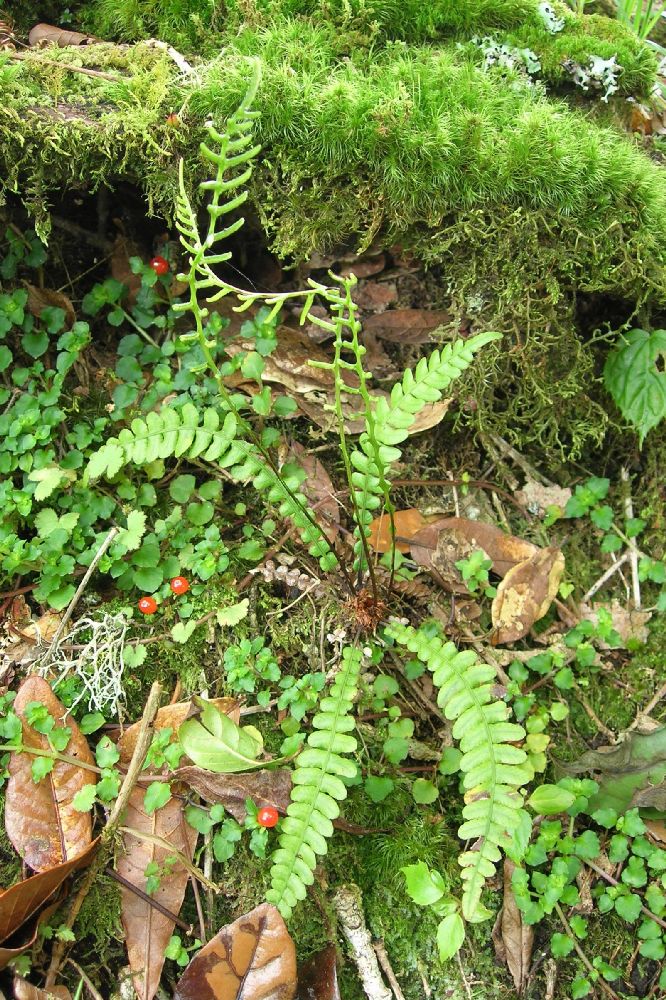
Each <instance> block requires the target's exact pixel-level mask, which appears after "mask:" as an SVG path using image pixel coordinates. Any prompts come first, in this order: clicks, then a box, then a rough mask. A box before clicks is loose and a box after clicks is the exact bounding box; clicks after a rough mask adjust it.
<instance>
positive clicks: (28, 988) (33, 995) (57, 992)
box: [13, 976, 72, 1000]
mask: <svg viewBox="0 0 666 1000" xmlns="http://www.w3.org/2000/svg"><path fill="white" fill-rule="evenodd" d="M13 987H14V1000H52V998H54V997H55V998H56V1000H72V994H71V993H70V992H69V990H68V989H67V987H66V986H51V988H50V989H48V990H42V989H40V988H39V987H38V986H33V985H32V983H29V982H28V980H27V979H23V978H22V977H21V976H14V983H13Z"/></svg>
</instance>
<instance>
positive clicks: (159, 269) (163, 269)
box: [150, 256, 169, 278]
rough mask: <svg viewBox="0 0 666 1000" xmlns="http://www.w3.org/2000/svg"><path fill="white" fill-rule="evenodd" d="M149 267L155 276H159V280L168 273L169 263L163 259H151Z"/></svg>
mask: <svg viewBox="0 0 666 1000" xmlns="http://www.w3.org/2000/svg"><path fill="white" fill-rule="evenodd" d="M150 267H152V269H153V271H154V272H155V274H159V276H160V278H161V277H163V276H164V275H165V274H168V273H169V261H168V260H166V258H165V257H159V256H158V257H153V259H152V260H151V262H150Z"/></svg>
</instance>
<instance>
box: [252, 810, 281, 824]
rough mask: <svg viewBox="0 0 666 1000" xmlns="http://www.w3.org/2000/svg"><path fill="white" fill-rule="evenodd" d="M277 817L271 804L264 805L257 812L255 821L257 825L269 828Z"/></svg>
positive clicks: (275, 821)
mask: <svg viewBox="0 0 666 1000" xmlns="http://www.w3.org/2000/svg"><path fill="white" fill-rule="evenodd" d="M279 818H280V817H279V816H278V811H277V809H274V808H273V806H264V808H263V809H260V810H259V812H258V813H257V823H258V824H259V826H267V827H268V828H269V829H270V828H271V827H272V826H275V824H276V823H277V821H278V820H279Z"/></svg>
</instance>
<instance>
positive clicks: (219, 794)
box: [175, 765, 291, 823]
mask: <svg viewBox="0 0 666 1000" xmlns="http://www.w3.org/2000/svg"><path fill="white" fill-rule="evenodd" d="M175 777H176V778H178V780H179V781H184V782H185V784H187V785H189V786H190V788H193V789H194V791H195V792H198V794H199V795H200V796H201V798H202V799H204V801H205V802H216V803H220V804H221V805H223V806H224V808H225V809H226V810H227V812H229V813H231V815H232V816H233V817H234V819H235V820H237V822H239V823H243V822H244V821H245V817H246V815H247V810H246V808H245V800H246V799H252V801H253V802H254V803H255V804H256V805H257V806H259V807H260V808H261V807H262V806H273V807H274V808H275V809H277V811H278V812H280V813H286V811H287V806H288V805H289V798H290V793H291V772H290V771H289V770H287V768H278V769H277V770H275V771H248V772H247V774H243V773H241V774H215V773H213V772H212V771H206V770H204V768H202V767H196V766H194V765H192V766H191V767H180V768H178V770H177V771H176V772H175Z"/></svg>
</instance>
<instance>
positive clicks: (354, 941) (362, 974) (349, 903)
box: [333, 885, 393, 1000]
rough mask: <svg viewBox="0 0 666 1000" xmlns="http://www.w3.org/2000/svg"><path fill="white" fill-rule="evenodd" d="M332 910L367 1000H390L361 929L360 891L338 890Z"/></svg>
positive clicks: (365, 930) (346, 887) (355, 888)
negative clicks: (347, 944)
mask: <svg viewBox="0 0 666 1000" xmlns="http://www.w3.org/2000/svg"><path fill="white" fill-rule="evenodd" d="M333 906H334V907H335V912H336V913H337V915H338V920H339V922H340V928H341V930H342V933H343V934H344V936H345V937H346V938H347V941H348V942H349V947H350V949H351V953H352V958H353V959H354V964H355V965H356V968H357V969H358V974H359V978H360V980H361V984H362V985H363V989H364V991H365V994H366V996H367V997H368V1000H393V994H392V993H391V991H390V989H388V987H387V986H386V984H385V983H384V981H383V979H382V976H381V972H380V971H379V965H378V964H377V956H376V955H375V952H374V950H373V947H372V941H371V939H370V933H369V931H368V928H367V927H366V925H365V917H364V916H363V903H362V899H361V890H360V889H359V887H358V886H357V885H343V886H340V888H339V889H338V890H337V892H336V893H335V895H334V896H333Z"/></svg>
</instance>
